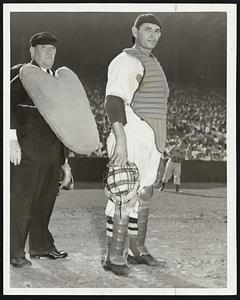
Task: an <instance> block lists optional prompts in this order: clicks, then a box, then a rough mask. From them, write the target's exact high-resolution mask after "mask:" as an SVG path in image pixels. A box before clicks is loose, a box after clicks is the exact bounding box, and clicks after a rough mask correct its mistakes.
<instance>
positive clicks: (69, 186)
mask: <svg viewBox="0 0 240 300" xmlns="http://www.w3.org/2000/svg"><path fill="white" fill-rule="evenodd" d="M62 170H63V179H62V181H61V184H60V187H59V189H64V190H73V186H74V182H73V176H72V171H71V167H70V165H69V163H68V161H67V160H66V161H65V163H64V165H62Z"/></svg>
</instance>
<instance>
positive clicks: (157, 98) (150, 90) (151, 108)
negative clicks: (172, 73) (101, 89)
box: [124, 48, 169, 120]
mask: <svg viewBox="0 0 240 300" xmlns="http://www.w3.org/2000/svg"><path fill="white" fill-rule="evenodd" d="M124 51H125V52H126V53H127V54H129V55H132V56H134V57H136V58H137V59H138V60H139V61H140V62H141V63H142V65H143V68H144V75H143V78H142V80H141V82H140V84H139V87H138V89H137V91H136V92H135V94H134V96H133V100H132V107H133V110H134V111H135V113H136V114H137V115H138V116H139V117H140V118H142V119H145V118H151V119H160V120H166V115H167V98H168V95H169V89H168V84H167V80H166V76H165V74H164V72H163V69H162V67H161V65H160V63H159V62H158V60H157V59H156V57H154V56H153V55H151V56H148V55H146V54H145V53H143V52H142V51H140V50H139V49H135V48H129V49H124Z"/></svg>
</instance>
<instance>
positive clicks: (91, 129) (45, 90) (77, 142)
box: [19, 64, 99, 154]
mask: <svg viewBox="0 0 240 300" xmlns="http://www.w3.org/2000/svg"><path fill="white" fill-rule="evenodd" d="M19 78H20V80H21V82H22V85H23V87H24V88H25V90H26V91H27V93H28V95H29V97H30V98H31V99H32V101H33V103H34V104H35V105H36V107H37V109H38V110H39V112H40V114H41V115H42V116H43V118H44V119H45V121H46V122H47V123H48V125H49V126H50V128H51V129H52V131H53V132H54V133H55V134H56V136H57V137H58V138H59V140H61V141H62V143H63V144H64V145H65V146H66V147H67V148H69V149H71V150H72V151H74V152H76V153H79V154H90V153H92V152H94V151H95V150H96V149H97V147H98V143H99V136H98V130H97V125H96V123H95V120H94V116H93V113H92V111H91V107H90V104H89V101H88V98H87V95H86V92H85V90H84V88H83V86H82V83H81V82H80V80H79V79H78V77H77V75H76V74H75V73H74V72H73V71H71V70H70V69H68V68H67V67H61V68H59V69H58V70H57V71H56V73H55V76H52V75H50V74H48V73H46V72H43V71H42V70H41V69H40V68H39V67H37V66H34V65H32V64H24V65H23V66H22V68H21V69H20V71H19Z"/></svg>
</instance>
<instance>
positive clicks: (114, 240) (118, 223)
mask: <svg viewBox="0 0 240 300" xmlns="http://www.w3.org/2000/svg"><path fill="white" fill-rule="evenodd" d="M132 35H133V37H134V39H135V45H134V47H133V48H130V49H125V50H124V51H123V52H122V53H121V54H119V55H118V56H117V57H115V58H114V59H113V61H112V62H111V63H110V65H109V67H108V82H107V87H106V100H105V109H106V112H107V115H108V118H109V120H110V122H111V124H112V131H111V133H110V135H109V137H108V139H107V151H108V156H109V158H110V166H109V173H108V177H107V185H106V188H105V191H106V195H107V197H108V203H107V207H106V216H107V224H106V225H107V241H108V252H107V255H106V258H105V260H104V263H103V267H104V269H105V270H110V271H112V272H113V273H114V274H117V275H122V276H128V275H129V274H130V268H129V267H128V264H127V263H132V264H146V265H149V266H157V265H160V264H161V262H160V261H158V260H156V259H155V258H154V257H153V256H152V255H151V254H150V253H149V251H148V249H147V247H146V245H145V239H146V233H147V224H148V215H149V205H150V200H151V198H152V195H153V185H154V182H155V180H156V177H157V171H158V165H159V160H160V156H161V154H160V152H158V150H157V148H156V144H155V137H154V132H153V130H152V128H151V127H150V126H149V125H148V123H146V122H145V121H144V120H142V119H141V118H140V117H139V116H138V115H137V114H136V112H135V109H134V108H132V102H133V101H134V98H135V95H136V93H135V92H136V91H137V90H138V91H139V94H138V97H139V98H140V97H141V98H142V99H143V100H146V102H147V101H148V99H147V98H146V97H145V96H146V93H144V91H141V86H142V85H144V84H146V82H147V81H149V80H150V77H149V76H151V74H149V72H144V69H145V66H146V65H147V64H152V67H153V69H154V68H156V69H155V73H156V74H161V70H160V67H159V65H158V63H157V61H156V59H155V58H154V56H153V55H152V54H151V51H152V49H153V48H154V47H155V46H156V44H157V42H158V40H159V38H160V36H161V25H160V21H159V19H158V18H156V17H155V16H154V15H151V14H147V15H141V16H139V17H138V18H137V20H136V21H135V25H134V26H133V28H132ZM161 80H162V77H161V75H159V76H158V75H156V76H155V79H153V83H152V85H151V86H150V87H148V97H152V98H153V100H154V101H155V100H156V99H157V97H158V96H159V94H160V93H161V91H160V89H161V88H158V86H159V85H160V82H161ZM155 98H156V99H155ZM136 170H137V171H136ZM137 174H139V175H137ZM127 233H128V237H129V239H128V249H127V258H126V255H125V254H126V253H125V251H124V249H125V246H126V238H127ZM162 265H165V262H162Z"/></svg>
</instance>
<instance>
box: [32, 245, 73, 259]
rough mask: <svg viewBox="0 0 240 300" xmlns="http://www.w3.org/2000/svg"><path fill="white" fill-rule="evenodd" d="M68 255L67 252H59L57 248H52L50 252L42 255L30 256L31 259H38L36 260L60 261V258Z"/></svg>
mask: <svg viewBox="0 0 240 300" xmlns="http://www.w3.org/2000/svg"><path fill="white" fill-rule="evenodd" d="M67 256H68V254H67V252H65V251H59V250H57V248H56V247H54V248H52V249H51V250H49V251H48V252H44V253H41V254H30V258H36V259H59V258H65V257H67Z"/></svg>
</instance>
